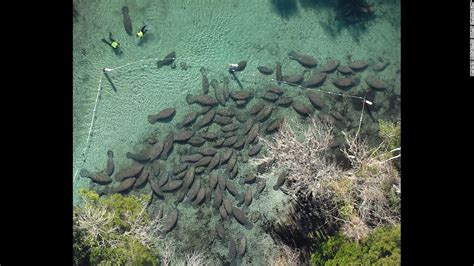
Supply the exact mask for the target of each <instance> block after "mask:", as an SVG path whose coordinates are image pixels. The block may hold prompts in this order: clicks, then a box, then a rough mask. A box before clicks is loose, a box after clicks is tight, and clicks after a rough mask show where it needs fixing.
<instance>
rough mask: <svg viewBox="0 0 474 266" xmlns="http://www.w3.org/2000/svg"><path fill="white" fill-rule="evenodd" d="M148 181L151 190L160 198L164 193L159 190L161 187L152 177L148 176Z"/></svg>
mask: <svg viewBox="0 0 474 266" xmlns="http://www.w3.org/2000/svg"><path fill="white" fill-rule="evenodd" d="M148 183H150V186H151V190H152V191H153V192H154V193H155V194H156V195H157V196H159V197H160V198H164V196H165V195H164V194H163V191H161V188H160V186H158V183H157V182H155V181H154V180H153V179H151V178H148Z"/></svg>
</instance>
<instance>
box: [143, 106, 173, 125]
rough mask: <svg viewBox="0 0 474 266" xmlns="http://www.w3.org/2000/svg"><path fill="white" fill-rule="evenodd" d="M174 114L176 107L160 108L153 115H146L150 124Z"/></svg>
mask: <svg viewBox="0 0 474 266" xmlns="http://www.w3.org/2000/svg"><path fill="white" fill-rule="evenodd" d="M175 114H176V109H174V108H166V109H163V110H161V111H160V112H159V113H158V114H155V115H149V116H148V122H150V124H155V123H156V122H159V121H160V122H161V121H168V120H170V119H172V118H173V117H174V115H175Z"/></svg>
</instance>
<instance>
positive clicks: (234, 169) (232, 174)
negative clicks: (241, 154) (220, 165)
mask: <svg viewBox="0 0 474 266" xmlns="http://www.w3.org/2000/svg"><path fill="white" fill-rule="evenodd" d="M238 174H239V166H238V165H237V164H236V165H235V166H234V168H232V171H231V172H230V174H229V178H230V179H234V178H235V177H236V176H237V175H238Z"/></svg>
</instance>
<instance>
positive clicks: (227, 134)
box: [221, 131, 237, 145]
mask: <svg viewBox="0 0 474 266" xmlns="http://www.w3.org/2000/svg"><path fill="white" fill-rule="evenodd" d="M236 135H237V131H229V132H225V133H222V135H221V137H223V138H225V139H227V138H230V137H233V136H236ZM224 141H225V140H224ZM222 145H224V142H222Z"/></svg>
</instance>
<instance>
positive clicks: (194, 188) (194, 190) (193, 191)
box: [186, 178, 201, 202]
mask: <svg viewBox="0 0 474 266" xmlns="http://www.w3.org/2000/svg"><path fill="white" fill-rule="evenodd" d="M200 188H201V179H199V178H195V179H194V182H193V184H192V185H191V187H190V188H189V190H188V193H186V197H187V198H188V200H187V201H189V202H191V201H192V200H193V199H194V198H195V197H196V195H197V194H198V192H199V189H200Z"/></svg>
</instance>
